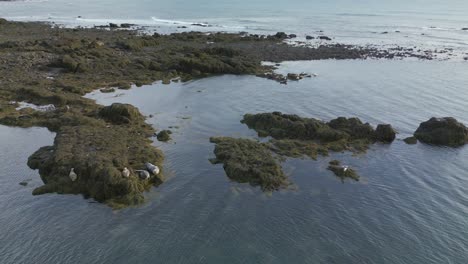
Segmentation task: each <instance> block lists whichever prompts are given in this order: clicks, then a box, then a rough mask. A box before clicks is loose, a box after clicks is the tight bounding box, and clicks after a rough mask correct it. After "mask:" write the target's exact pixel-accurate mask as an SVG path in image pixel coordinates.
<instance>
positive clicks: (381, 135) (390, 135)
mask: <svg viewBox="0 0 468 264" xmlns="http://www.w3.org/2000/svg"><path fill="white" fill-rule="evenodd" d="M375 137H376V140H377V141H381V142H387V143H391V142H393V140H395V137H396V131H395V130H394V129H393V128H392V126H391V125H378V126H377V129H376V130H375Z"/></svg>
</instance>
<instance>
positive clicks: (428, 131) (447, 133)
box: [414, 117, 468, 147]
mask: <svg viewBox="0 0 468 264" xmlns="http://www.w3.org/2000/svg"><path fill="white" fill-rule="evenodd" d="M414 137H416V138H417V139H418V140H419V141H421V142H423V143H428V144H434V145H443V146H451V147H457V146H461V145H464V144H466V143H467V142H468V128H467V127H466V126H465V125H463V124H462V123H460V122H458V121H457V120H456V119H455V118H453V117H443V118H435V117H432V118H431V119H429V120H428V121H426V122H423V123H421V124H420V125H419V127H418V129H417V130H416V131H415V132H414Z"/></svg>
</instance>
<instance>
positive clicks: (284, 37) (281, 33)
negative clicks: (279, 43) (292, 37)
mask: <svg viewBox="0 0 468 264" xmlns="http://www.w3.org/2000/svg"><path fill="white" fill-rule="evenodd" d="M275 37H276V38H279V39H287V38H288V35H287V34H286V33H284V32H278V33H276V34H275Z"/></svg>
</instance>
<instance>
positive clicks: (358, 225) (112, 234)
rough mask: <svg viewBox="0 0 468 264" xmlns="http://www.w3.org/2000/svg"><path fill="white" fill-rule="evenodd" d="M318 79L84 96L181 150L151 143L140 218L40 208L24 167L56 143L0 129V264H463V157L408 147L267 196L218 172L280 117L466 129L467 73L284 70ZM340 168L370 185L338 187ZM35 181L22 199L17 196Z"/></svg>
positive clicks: (415, 66)
mask: <svg viewBox="0 0 468 264" xmlns="http://www.w3.org/2000/svg"><path fill="white" fill-rule="evenodd" d="M280 71H284V72H288V71H293V72H301V71H305V72H314V73H317V74H318V75H319V76H318V77H316V78H312V79H306V80H303V81H300V82H290V84H288V85H287V86H285V85H280V84H278V83H276V82H272V81H269V80H265V79H260V78H256V77H252V76H229V75H225V76H218V77H212V78H207V79H202V80H197V81H192V82H188V83H183V84H182V83H175V84H171V85H162V84H160V83H155V84H154V85H149V86H144V87H141V88H134V89H132V90H129V91H120V90H119V91H117V93H116V94H119V96H118V97H114V96H115V95H116V94H102V93H100V92H95V93H93V94H90V95H88V96H89V97H92V98H95V99H97V101H98V102H99V103H101V104H105V105H107V104H110V103H112V102H127V103H131V104H134V105H135V106H137V107H139V108H140V110H141V111H142V112H143V113H144V114H146V115H150V114H151V115H154V117H152V118H149V119H148V122H150V123H151V124H154V126H155V127H156V128H158V129H166V128H168V127H169V126H178V127H179V128H178V129H173V131H174V134H173V138H174V139H173V141H171V142H169V143H160V142H155V145H156V146H158V147H160V148H161V149H162V150H163V151H164V153H165V155H166V161H165V164H164V166H165V169H166V170H167V171H168V172H169V179H168V181H167V182H166V183H165V184H163V185H161V186H159V187H158V188H154V189H153V190H151V192H149V193H147V194H146V196H147V198H148V202H147V203H146V204H144V205H143V206H141V207H139V208H128V209H124V210H120V211H112V210H111V209H109V208H108V207H106V206H105V205H101V204H97V203H92V201H90V200H84V199H83V198H82V197H81V196H75V195H54V194H48V195H43V196H32V195H31V192H32V189H33V188H34V187H37V186H39V185H40V184H41V183H40V179H39V176H38V175H37V173H36V172H34V171H31V170H29V169H28V168H27V166H26V164H25V162H26V160H27V157H28V156H29V155H30V154H31V153H32V152H34V151H35V150H36V149H37V148H39V147H40V146H43V145H48V144H51V143H52V140H53V134H51V133H49V132H47V131H46V130H45V129H36V128H34V129H18V128H7V127H0V139H1V140H2V141H1V144H0V147H1V148H2V151H1V152H0V155H2V159H0V165H1V167H2V168H7V169H6V170H4V171H6V173H2V175H1V176H0V183H1V184H0V195H1V199H0V210H1V212H2V213H1V214H0V263H152V262H155V261H156V262H157V261H158V260H160V261H161V262H163V263H392V264H393V263H434V264H436V263H437V264H439V263H460V264H463V263H466V259H467V258H468V253H467V252H468V220H467V218H466V214H467V212H468V175H467V171H468V163H467V162H466V160H467V159H468V147H462V148H457V149H450V148H442V147H434V146H428V145H423V144H418V145H415V146H410V145H406V144H404V143H403V142H402V141H401V140H397V141H395V142H394V143H393V144H391V145H380V144H377V145H375V146H373V147H372V148H371V150H369V152H368V153H367V154H366V155H359V156H352V155H351V154H349V153H344V154H342V153H339V154H333V155H332V156H331V157H327V158H319V159H318V160H317V161H312V160H309V159H303V160H301V159H290V160H288V161H287V162H285V163H284V164H283V168H284V170H285V171H286V172H287V174H288V175H289V176H290V179H291V181H293V182H294V183H295V188H293V189H292V190H285V191H280V192H274V193H272V194H266V193H262V192H261V191H260V190H259V188H256V187H251V186H249V185H247V184H238V183H234V182H230V181H229V179H228V178H227V177H226V175H225V173H224V171H223V168H222V166H221V165H211V164H210V163H209V161H208V159H209V158H212V157H214V155H213V149H214V146H213V144H211V143H209V137H210V136H234V137H249V138H256V135H255V133H254V132H253V131H252V130H249V129H248V128H247V127H246V126H244V125H243V124H241V123H240V122H239V120H240V119H241V118H242V115H243V114H244V113H248V112H250V113H256V112H264V111H283V112H285V113H296V114H299V115H302V116H309V117H318V118H323V119H326V120H329V119H331V118H335V117H336V116H357V117H360V118H361V119H362V120H364V121H369V122H370V123H371V124H373V125H376V124H377V123H391V124H392V125H393V126H394V127H395V128H396V129H397V130H398V131H399V132H400V133H399V134H398V138H399V139H402V138H405V137H406V136H408V135H410V134H411V133H412V132H413V131H414V130H415V129H416V128H417V126H418V124H419V123H420V122H421V121H425V120H427V119H428V118H429V117H431V116H433V115H435V116H454V117H456V118H458V119H459V120H460V121H463V122H464V123H468V118H467V116H466V109H468V90H467V89H466V83H467V81H468V74H467V72H468V65H467V64H465V63H457V62H426V61H424V62H421V61H414V62H412V61H372V60H369V61H319V62H288V63H283V66H282V68H281V69H280ZM334 158H338V159H341V160H343V161H344V162H345V163H346V164H349V165H351V166H353V167H355V168H356V169H357V170H358V171H359V173H360V174H361V175H362V176H363V179H362V181H360V182H359V183H355V182H351V181H345V182H344V183H343V182H341V181H340V180H338V179H337V178H336V177H335V176H333V175H332V173H331V172H329V171H327V170H326V167H327V163H328V161H329V160H331V159H334ZM28 178H31V179H32V181H31V182H30V184H29V185H28V186H27V187H22V186H20V185H18V183H19V182H20V181H22V180H24V179H28Z"/></svg>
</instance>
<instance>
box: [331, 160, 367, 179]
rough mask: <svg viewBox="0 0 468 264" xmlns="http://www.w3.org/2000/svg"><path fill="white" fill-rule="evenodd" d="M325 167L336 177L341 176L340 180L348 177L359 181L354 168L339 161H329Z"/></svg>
mask: <svg viewBox="0 0 468 264" xmlns="http://www.w3.org/2000/svg"><path fill="white" fill-rule="evenodd" d="M327 169H328V170H330V171H332V172H333V173H334V174H335V175H336V176H337V177H339V178H341V179H342V180H344V179H346V178H350V179H353V180H355V181H359V178H360V177H359V175H358V174H357V172H356V171H355V170H353V169H351V168H349V167H348V166H346V165H341V162H340V161H338V160H332V161H330V162H329V165H328V168H327Z"/></svg>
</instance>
